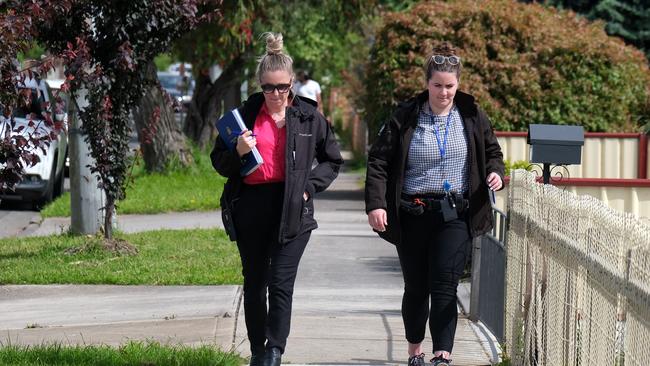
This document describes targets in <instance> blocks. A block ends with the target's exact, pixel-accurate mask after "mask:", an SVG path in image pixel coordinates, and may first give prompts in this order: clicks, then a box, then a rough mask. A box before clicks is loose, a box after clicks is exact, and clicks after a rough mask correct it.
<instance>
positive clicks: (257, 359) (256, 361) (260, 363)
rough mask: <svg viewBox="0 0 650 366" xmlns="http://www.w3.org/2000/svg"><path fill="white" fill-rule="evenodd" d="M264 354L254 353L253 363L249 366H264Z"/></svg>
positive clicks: (252, 356)
mask: <svg viewBox="0 0 650 366" xmlns="http://www.w3.org/2000/svg"><path fill="white" fill-rule="evenodd" d="M264 354H265V353H264V352H260V353H253V354H252V355H251V362H250V363H249V364H248V365H249V366H264Z"/></svg>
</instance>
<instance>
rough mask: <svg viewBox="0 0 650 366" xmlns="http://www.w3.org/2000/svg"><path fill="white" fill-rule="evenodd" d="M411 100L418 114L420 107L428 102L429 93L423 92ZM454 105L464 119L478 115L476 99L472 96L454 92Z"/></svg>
mask: <svg viewBox="0 0 650 366" xmlns="http://www.w3.org/2000/svg"><path fill="white" fill-rule="evenodd" d="M413 99H414V102H415V105H414V107H415V109H416V113H419V108H420V106H421V105H422V104H423V103H424V102H426V101H428V100H429V91H428V90H425V91H423V92H421V93H420V94H418V95H417V96H416V97H415V98H413ZM454 104H456V107H458V111H459V112H460V115H461V116H463V117H464V118H465V117H474V116H475V115H476V114H477V113H478V109H477V108H476V99H475V98H474V97H473V96H471V95H469V94H467V93H464V92H462V91H460V90H458V91H456V95H455V96H454Z"/></svg>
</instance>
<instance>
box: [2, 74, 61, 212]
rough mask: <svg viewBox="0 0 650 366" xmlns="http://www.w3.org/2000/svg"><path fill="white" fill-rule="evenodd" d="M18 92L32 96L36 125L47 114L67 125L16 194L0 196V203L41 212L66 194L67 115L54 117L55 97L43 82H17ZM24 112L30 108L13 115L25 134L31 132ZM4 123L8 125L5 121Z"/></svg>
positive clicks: (29, 169) (44, 130)
mask: <svg viewBox="0 0 650 366" xmlns="http://www.w3.org/2000/svg"><path fill="white" fill-rule="evenodd" d="M18 89H19V91H20V92H21V93H23V92H24V93H25V94H26V95H29V94H31V100H32V103H31V113H32V115H33V121H34V122H35V123H36V124H37V125H38V124H39V119H38V118H39V117H38V116H40V115H41V113H44V112H46V111H49V112H52V117H53V118H54V119H55V120H56V121H58V122H63V123H64V128H63V131H61V133H59V134H58V137H57V139H56V140H52V142H51V143H50V146H49V147H48V148H46V150H45V154H43V151H41V149H37V151H35V153H36V154H37V155H38V157H39V158H40V162H38V163H37V164H36V165H34V166H30V167H26V168H25V177H24V178H23V180H22V181H21V182H20V183H18V184H17V185H16V186H15V190H14V191H13V192H10V191H5V192H3V193H2V194H0V200H3V201H4V200H6V201H22V202H27V203H31V204H32V205H33V206H34V207H35V208H40V207H42V206H43V205H45V204H47V203H48V202H50V201H52V200H53V199H54V198H56V197H58V196H59V195H61V194H62V193H63V184H64V179H65V177H64V170H65V169H64V168H65V161H66V157H67V154H68V138H67V125H66V123H67V113H65V111H56V112H59V113H54V112H55V110H54V109H55V106H54V104H55V103H54V97H53V95H52V92H51V90H50V87H49V86H48V85H47V83H46V82H45V81H44V80H39V79H35V78H28V79H25V81H24V82H18ZM48 104H49V105H48ZM46 105H48V106H47V109H46V108H44V106H46ZM25 109H28V107H25V108H16V109H15V110H14V111H13V117H14V119H15V121H16V127H19V126H21V125H22V126H25V129H24V130H23V131H24V132H23V133H25V132H27V131H31V130H32V128H31V127H28V123H29V118H28V117H29V116H28V115H27V114H28V112H29V111H26V110H25ZM2 123H7V122H6V121H2ZM40 126H41V128H42V129H43V130H42V131H41V132H43V133H47V132H48V131H50V129H49V128H48V127H47V126H45V125H44V124H41V125H40Z"/></svg>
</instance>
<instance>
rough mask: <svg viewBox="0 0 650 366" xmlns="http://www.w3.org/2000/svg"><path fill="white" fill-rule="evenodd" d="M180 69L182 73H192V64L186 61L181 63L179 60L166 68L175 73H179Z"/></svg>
mask: <svg viewBox="0 0 650 366" xmlns="http://www.w3.org/2000/svg"><path fill="white" fill-rule="evenodd" d="M181 69H182V71H183V72H184V73H186V74H191V73H192V64H190V63H187V62H186V63H184V64H182V63H180V62H177V63H174V64H171V65H169V67H168V68H167V71H169V72H173V73H176V74H180V73H181Z"/></svg>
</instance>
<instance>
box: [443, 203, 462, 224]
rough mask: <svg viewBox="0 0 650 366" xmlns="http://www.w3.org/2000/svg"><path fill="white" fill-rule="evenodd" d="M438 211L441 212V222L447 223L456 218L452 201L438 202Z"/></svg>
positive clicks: (456, 213)
mask: <svg viewBox="0 0 650 366" xmlns="http://www.w3.org/2000/svg"><path fill="white" fill-rule="evenodd" d="M440 211H441V212H442V220H443V221H444V222H449V221H452V220H456V219H457V218H458V212H457V211H456V206H455V205H454V204H453V201H452V199H443V200H440Z"/></svg>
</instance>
